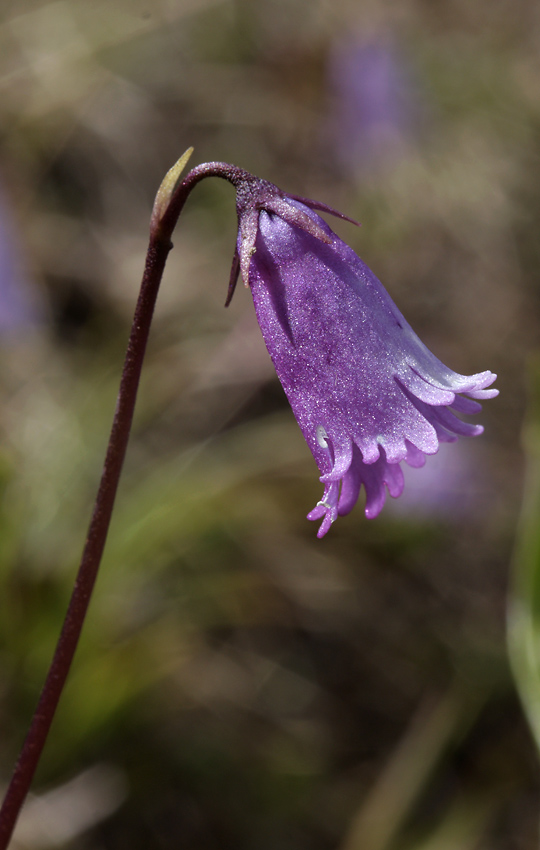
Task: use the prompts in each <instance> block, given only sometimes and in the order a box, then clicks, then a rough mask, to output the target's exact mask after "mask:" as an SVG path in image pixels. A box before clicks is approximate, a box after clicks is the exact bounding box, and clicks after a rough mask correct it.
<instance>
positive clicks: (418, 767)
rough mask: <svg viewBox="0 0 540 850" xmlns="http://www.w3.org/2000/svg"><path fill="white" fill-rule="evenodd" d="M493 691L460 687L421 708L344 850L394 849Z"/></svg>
mask: <svg viewBox="0 0 540 850" xmlns="http://www.w3.org/2000/svg"><path fill="white" fill-rule="evenodd" d="M486 698H487V693H478V694H471V693H468V692H467V691H465V690H464V689H463V688H462V687H460V686H458V685H455V686H453V687H452V688H450V690H449V691H448V692H447V693H446V694H445V695H444V696H443V697H442V698H440V699H439V701H437V702H435V703H432V702H431V700H428V701H426V703H425V704H424V705H423V706H421V708H420V710H419V711H418V713H417V715H416V716H415V717H414V718H413V721H412V723H411V725H410V727H409V729H408V730H407V732H406V734H405V736H404V738H403V739H402V741H401V742H400V744H399V746H397V747H396V749H395V750H394V753H393V754H392V756H391V758H390V761H389V762H388V764H387V766H386V768H385V769H384V770H383V772H382V774H381V775H380V777H379V779H378V781H377V782H376V784H375V786H374V788H373V789H372V791H371V793H370V794H369V795H368V797H367V799H366V800H365V801H364V802H363V803H362V806H361V808H360V809H359V811H358V812H357V814H356V816H355V818H354V819H353V822H352V824H351V826H350V828H349V833H348V835H347V836H346V838H345V841H344V842H343V844H342V847H341V850H389V848H390V847H393V846H395V841H396V840H397V838H398V837H399V835H400V834H401V831H402V828H403V826H404V824H405V823H406V821H407V818H408V817H409V815H410V813H411V811H412V810H413V808H414V806H415V805H416V803H417V802H418V800H419V798H420V796H421V794H422V792H423V791H424V789H425V788H426V785H427V783H428V782H429V779H430V777H431V776H432V774H433V772H434V770H435V768H436V767H437V765H438V764H439V763H440V761H441V760H442V759H443V757H444V755H445V753H446V751H447V750H448V749H449V748H450V747H451V745H452V744H453V743H455V742H456V741H458V740H460V739H461V738H462V737H463V735H464V734H465V733H466V731H467V730H468V729H469V728H470V725H471V723H472V722H473V721H474V719H475V718H476V717H477V715H478V712H479V711H480V709H481V707H482V705H483V704H484V700H485V699H486Z"/></svg>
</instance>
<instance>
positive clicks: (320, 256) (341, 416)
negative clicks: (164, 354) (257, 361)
mask: <svg viewBox="0 0 540 850" xmlns="http://www.w3.org/2000/svg"><path fill="white" fill-rule="evenodd" d="M237 189H238V200H237V207H238V215H239V233H238V245H237V254H236V256H235V261H234V262H233V271H232V277H231V287H230V289H229V293H230V294H229V300H230V297H231V295H232V291H233V288H234V282H235V278H236V275H237V274H238V270H239V269H241V271H242V275H243V277H244V281H245V282H246V283H249V286H250V288H251V292H252V295H253V300H254V303H255V310H256V314H257V319H258V322H259V325H260V328H261V331H262V334H263V337H264V340H265V343H266V346H267V348H268V351H269V353H270V356H271V358H272V361H273V363H274V366H275V369H276V372H277V375H278V377H279V380H280V381H281V384H282V385H283V389H284V390H285V393H286V394H287V397H288V399H289V402H290V404H291V407H292V409H293V412H294V415H295V417H296V419H297V421H298V424H299V425H300V428H301V429H302V433H303V435H304V437H305V439H306V442H307V444H308V446H309V448H310V449H311V451H312V453H313V456H314V458H315V460H316V462H317V465H318V467H319V470H320V472H321V478H320V480H321V481H322V482H323V483H324V485H325V489H324V494H323V497H322V499H321V501H320V502H318V504H317V505H316V507H315V508H314V509H313V510H312V511H311V512H310V513H309V514H308V519H312V520H322V522H321V525H320V528H319V531H318V536H319V537H322V536H323V535H324V534H326V532H327V531H328V529H329V528H330V525H331V524H332V523H333V522H334V520H335V519H336V518H337V516H338V515H344V514H347V513H349V511H350V510H351V509H352V508H353V507H354V505H355V503H356V501H357V499H358V497H359V493H360V489H361V487H362V485H363V486H364V489H365V493H366V505H365V513H366V516H367V517H368V518H372V517H375V516H377V514H379V512H380V511H381V509H382V507H383V505H384V502H385V498H386V490H388V492H389V493H390V495H391V496H394V497H397V496H399V495H400V494H401V492H402V490H403V472H402V470H401V467H400V463H401V461H405V462H406V463H408V464H409V465H410V466H422V465H423V464H424V462H425V455H429V454H434V453H435V452H436V451H437V449H438V447H439V443H441V442H453V441H454V440H456V439H457V438H458V436H476V435H477V434H481V433H482V430H483V429H482V427H481V426H480V425H471V424H468V423H466V422H463V421H462V420H461V419H459V418H458V417H457V416H456V415H455V413H460V414H470V413H476V412H477V411H479V410H480V404H479V403H478V402H477V401H475V399H485V398H492V397H493V396H495V395H497V393H498V391H497V390H495V389H487V387H489V386H490V385H491V384H492V383H493V381H494V380H495V378H496V375H494V374H493V373H492V372H480V373H478V374H476V375H469V376H465V375H459V374H457V373H456V372H453V371H452V370H451V369H448V368H447V367H446V366H445V365H444V364H443V363H441V361H440V360H438V359H437V358H436V357H435V356H434V355H433V354H432V353H431V352H430V351H429V350H428V349H427V348H426V346H425V345H424V344H423V343H422V342H421V341H420V339H419V338H418V337H417V336H416V334H415V333H414V331H413V330H412V328H411V327H410V325H409V324H408V323H407V321H406V320H405V319H404V317H403V316H402V315H401V313H400V312H399V310H398V309H397V307H396V306H395V304H394V303H393V301H392V300H391V298H390V296H389V295H388V293H387V292H386V290H385V289H384V287H383V286H382V284H381V283H380V282H379V280H377V278H376V277H375V275H374V274H373V272H371V271H370V269H369V268H368V267H367V266H366V265H365V263H363V262H362V260H361V259H360V257H358V256H357V255H356V254H355V253H354V251H353V250H352V249H351V248H349V247H348V245H346V244H345V243H344V242H343V241H342V240H341V239H340V238H339V237H338V236H336V234H335V233H333V231H332V230H331V229H330V228H329V227H328V225H327V224H326V223H325V222H324V221H323V219H322V218H321V217H320V216H319V215H317V213H316V212H315V211H314V210H315V209H321V210H326V211H327V212H332V213H334V211H333V210H330V209H329V208H326V207H324V206H323V205H322V204H316V203H315V202H313V201H307V200H304V199H299V198H296V197H294V196H290V195H285V194H284V193H282V192H281V191H280V190H279V189H277V188H276V187H274V186H272V185H271V184H269V183H266V182H265V181H257V180H256V179H255V178H251V182H250V183H249V185H247V184H246V185H245V186H242V185H237ZM334 214H336V213H334ZM338 215H339V214H338Z"/></svg>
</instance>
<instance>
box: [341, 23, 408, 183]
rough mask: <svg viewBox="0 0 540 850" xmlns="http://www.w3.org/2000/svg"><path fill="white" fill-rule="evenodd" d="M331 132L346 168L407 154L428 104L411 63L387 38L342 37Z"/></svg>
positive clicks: (358, 169)
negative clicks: (423, 106) (422, 95)
mask: <svg viewBox="0 0 540 850" xmlns="http://www.w3.org/2000/svg"><path fill="white" fill-rule="evenodd" d="M327 74H328V85H329V89H330V104H331V105H330V120H329V123H328V127H329V130H328V133H329V135H330V141H331V148H332V151H333V155H334V156H335V157H336V158H337V160H338V164H339V165H340V166H341V167H342V168H343V169H344V170H345V171H350V170H353V171H360V170H362V169H367V168H371V167H373V165H374V164H376V163H380V162H382V161H385V160H388V159H395V158H397V157H399V156H401V155H402V154H403V151H404V149H405V147H406V145H407V143H408V142H409V141H410V140H411V139H412V138H413V136H414V132H415V129H416V128H417V127H418V125H419V122H420V119H421V116H422V112H423V108H422V102H421V101H422V98H421V95H420V91H419V88H418V86H417V85H416V83H415V81H414V77H413V73H412V69H411V68H410V66H409V64H408V62H407V61H406V59H405V57H404V56H403V55H402V53H401V51H400V49H399V48H398V47H397V46H396V45H395V43H394V42H393V41H392V40H390V39H389V38H387V37H381V36H379V37H376V36H373V37H372V38H371V39H367V40H366V39H364V38H362V37H361V36H359V35H352V36H351V35H348V36H346V37H342V38H340V39H339V40H338V41H337V42H336V43H335V45H334V48H333V50H332V51H331V53H330V57H329V64H328V71H327Z"/></svg>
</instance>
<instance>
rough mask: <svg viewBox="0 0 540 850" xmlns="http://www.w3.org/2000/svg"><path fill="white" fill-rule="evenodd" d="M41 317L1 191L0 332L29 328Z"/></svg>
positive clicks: (36, 297) (36, 295)
mask: <svg viewBox="0 0 540 850" xmlns="http://www.w3.org/2000/svg"><path fill="white" fill-rule="evenodd" d="M42 318H43V305H42V304H41V303H40V299H39V298H38V294H37V291H35V290H33V289H32V288H31V287H30V285H29V282H28V279H27V277H26V274H25V272H24V270H23V267H22V264H21V261H20V258H19V250H18V244H17V239H16V236H15V227H14V224H13V220H12V218H11V216H10V213H9V207H8V206H7V204H6V202H5V199H4V197H3V195H1V194H0V333H2V334H6V333H10V332H15V331H20V330H21V329H23V328H30V327H32V326H34V325H36V324H38V323H39V322H40V321H41V319H42Z"/></svg>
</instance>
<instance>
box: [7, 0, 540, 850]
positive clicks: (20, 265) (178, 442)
mask: <svg viewBox="0 0 540 850" xmlns="http://www.w3.org/2000/svg"><path fill="white" fill-rule="evenodd" d="M539 47H540V7H539V6H538V4H537V3H535V2H533V0H517V1H516V0H512V2H511V0H501V1H500V2H492V3H488V2H480V3H476V4H472V3H467V2H464V0H446V2H444V0H437V2H426V0H402V2H401V3H399V4H395V3H391V2H382V0H381V1H380V2H374V0H372V2H364V3H356V2H347V0H333V2H331V3H330V2H327V0H289V2H285V0H251V2H249V0H223V2H218V0H199V1H198V2H195V0H109V1H108V2H104V1H103V0H55V2H46V0H26V2H25V0H5V2H4V3H3V4H2V7H1V11H0V357H1V358H2V364H1V369H0V393H1V397H0V428H1V437H2V439H1V446H2V447H1V449H0V483H1V485H2V494H3V497H2V501H1V504H0V583H1V587H0V718H1V722H0V780H2V781H3V782H7V781H8V778H9V775H10V771H11V768H12V765H13V762H14V760H15V758H16V754H17V752H18V749H19V746H20V744H21V742H22V739H23V737H24V734H25V731H26V728H27V725H28V723H29V719H30V716H31V714H32V711H33V708H34V705H35V702H36V699H37V696H38V693H39V690H40V688H41V685H42V682H43V679H44V676H45V672H46V669H47V665H48V663H49V660H50V657H51V653H52V650H53V647H54V643H55V641H56V637H57V635H58V631H59V628H60V624H61V621H62V617H63V613H64V609H65V606H66V602H67V599H68V596H69V592H70V586H71V582H72V580H73V576H74V571H75V567H76V564H77V561H78V557H79V553H80V550H81V547H82V543H83V541H84V536H85V532H86V526H87V523H88V519H89V513H90V509H91V504H92V501H93V497H94V493H95V490H96V486H97V482H98V478H99V474H100V469H101V464H102V457H103V453H104V449H105V444H106V440H107V436H108V430H109V427H110V420H111V417H112V413H113V410H114V403H115V396H116V390H117V385H118V380H119V374H120V368H121V363H122V357H123V353H124V349H125V345H126V341H127V334H128V330H129V324H130V320H131V315H132V312H133V308H134V303H135V299H136V295H137V290H138V284H139V281H140V277H141V273H142V268H143V264H144V256H145V251H146V245H147V238H148V221H149V215H150V210H151V206H152V202H153V197H154V195H155V192H156V190H157V187H158V186H159V184H160V182H161V179H162V177H163V175H164V173H165V171H166V170H167V169H168V168H169V167H170V166H171V165H172V164H173V162H174V161H175V160H176V159H177V158H178V157H179V156H180V154H181V153H182V152H183V151H184V150H185V149H186V148H187V147H188V146H190V145H193V146H194V147H195V154H194V156H193V158H192V161H191V162H192V164H197V163H198V162H204V161H207V160H225V161H229V162H233V163H235V164H237V165H239V166H241V167H243V168H246V169H248V170H250V171H252V172H254V173H255V174H257V175H259V176H261V177H265V178H267V179H270V180H272V181H273V182H275V183H277V184H278V185H279V186H280V187H281V188H283V189H285V190H288V191H290V192H292V193H296V194H300V195H305V196H307V197H312V198H316V199H318V200H320V201H323V202H325V203H328V204H330V205H332V206H335V207H337V208H339V209H342V210H343V212H345V213H346V214H348V215H350V216H352V217H353V218H357V219H358V220H360V221H361V222H362V228H361V229H360V230H357V229H355V228H354V227H352V226H351V225H348V224H345V223H342V222H337V223H336V222H335V221H333V222H332V226H333V227H335V229H336V230H337V231H338V232H339V234H340V235H341V236H342V238H344V239H346V240H347V241H348V242H349V244H351V245H352V246H353V247H354V248H355V250H357V252H358V253H360V255H361V256H362V258H363V259H364V260H365V261H366V262H367V263H368V265H369V266H370V267H371V268H372V269H373V270H374V271H375V273H376V274H377V275H378V277H380V279H381V280H382V281H383V283H384V284H385V285H386V287H387V288H388V290H389V292H390V294H391V295H392V297H393V298H394V299H395V301H396V303H397V304H398V306H399V307H400V309H401V310H402V312H403V313H404V314H405V315H406V317H407V319H408V320H409V321H410V322H411V324H412V325H413V327H414V328H415V330H416V331H417V332H418V333H419V335H420V336H421V337H422V339H423V340H424V341H425V342H426V344H428V345H429V347H430V348H431V349H432V350H433V351H434V352H435V354H437V356H438V357H440V358H441V359H442V360H443V361H444V362H445V363H447V364H448V365H449V366H450V367H452V368H453V369H455V370H457V371H459V372H463V373H465V374H471V373H473V372H477V371H481V370H484V369H492V370H494V371H496V372H498V373H499V379H498V382H497V386H498V387H499V389H500V391H501V395H500V397H499V398H498V399H497V400H495V401H493V402H489V403H488V404H486V405H485V409H484V411H483V413H482V415H481V417H480V421H482V423H483V424H484V425H485V428H486V431H485V434H484V435H483V436H482V437H480V438H478V439H475V440H471V441H462V442H460V443H458V444H455V445H453V446H449V447H448V446H443V447H442V449H441V451H440V453H439V455H437V456H435V457H433V458H430V459H429V460H428V463H427V465H426V467H425V468H424V469H423V470H410V471H409V472H408V474H407V484H406V492H405V493H404V495H403V496H402V497H401V498H400V499H399V500H398V501H397V502H395V503H392V504H390V505H387V506H386V507H385V509H384V511H383V514H382V515H381V516H380V517H379V518H378V519H376V520H375V521H372V522H368V521H366V520H365V518H364V516H363V512H362V509H361V506H359V507H357V508H356V509H355V510H354V511H353V513H352V514H351V515H350V516H349V517H347V518H345V519H340V520H339V521H338V522H337V523H336V524H335V525H334V526H333V528H332V529H331V531H330V533H329V534H328V536H327V537H326V538H325V539H324V540H323V541H317V539H316V537H315V533H316V526H315V525H314V524H312V523H309V522H307V521H306V519H305V514H306V513H307V512H308V511H309V510H310V509H311V508H312V507H313V505H314V504H315V502H316V501H317V499H318V498H320V494H321V492H322V487H321V484H320V483H319V482H318V473H317V470H316V467H315V464H314V462H313V459H312V457H311V455H310V453H309V451H308V449H307V447H306V446H305V444H304V442H303V439H302V436H301V434H300V432H299V430H298V427H297V425H296V423H295V421H294V418H293V416H292V414H291V412H290V410H289V408H288V406H287V403H286V400H285V398H284V395H283V392H282V390H281V388H280V386H279V383H278V382H277V379H276V378H275V376H274V373H273V369H272V366H271V363H270V361H269V358H268V356H267V354H266V350H265V348H264V345H263V343H262V340H261V338H260V334H259V330H258V327H257V325H256V321H255V316H254V312H253V307H252V304H251V298H250V295H249V293H248V292H246V291H245V290H244V288H243V287H239V289H238V291H237V293H236V295H235V298H234V300H233V303H232V304H231V306H230V307H229V308H228V309H227V310H225V309H223V302H224V300H225V295H226V286H227V281H228V275H229V268H230V261H231V258H232V252H233V246H234V240H235V231H236V221H235V212H234V195H233V193H232V191H231V188H230V187H229V186H227V185H226V184H222V183H221V181H217V180H215V181H206V182H205V183H204V184H202V185H201V186H200V187H199V188H197V190H196V192H195V193H194V194H193V196H192V197H191V199H190V200H189V203H188V205H187V206H186V209H185V212H184V214H183V215H182V218H181V221H180V224H179V226H178V228H177V232H176V235H175V240H174V241H175V248H174V251H173V252H172V253H171V256H170V260H169V264H168V266H167V270H166V274H165V279H164V283H163V287H162V293H161V295H160V299H159V302H158V308H157V312H156V318H155V324H154V327H153V331H152V336H151V342H150V350H149V354H148V360H147V363H146V366H145V371H144V377H143V381H142V386H141V393H140V399H139V403H138V408H137V416H136V422H135V427H134V433H133V437H132V442H131V444H130V449H129V453H128V459H127V463H126V468H125V474H124V478H123V483H122V485H121V488H120V492H119V499H118V505H117V510H116V513H115V517H114V520H113V525H112V528H111V534H110V539H109V544H108V547H107V552H106V558H105V561H104V564H103V570H102V574H101V576H100V579H99V582H98V588H97V591H96V595H95V598H94V600H93V603H92V607H91V611H90V615H89V619H88V622H87V625H86V628H85V632H84V637H83V641H82V644H81V647H80V650H79V652H78V655H77V658H76V663H75V667H74V669H73V673H72V675H71V678H70V681H69V685H68V688H67V690H66V692H65V696H64V698H63V700H62V703H61V707H60V711H59V714H58V717H57V720H56V722H55V725H54V727H53V730H52V733H51V736H50V740H49V743H48V745H47V748H46V750H45V754H44V758H43V762H42V766H41V768H40V773H39V776H38V780H37V782H36V785H35V792H36V796H35V797H34V798H33V800H32V801H31V802H30V804H29V806H28V808H27V811H26V813H25V815H24V816H23V818H22V820H21V824H20V828H19V830H18V833H17V837H16V841H14V848H15V847H16V848H19V850H22V848H28V850H30V849H31V850H38V848H57V847H58V848H60V847H68V848H69V847H73V848H75V847H76V848H82V850H109V849H110V850H122V848H129V850H139V848H141V850H142V849H143V848H150V847H151V848H182V850H184V848H185V850H218V848H219V850H225V848H234V850H252V849H253V850H289V848H290V850H330V848H337V850H529V848H533V847H536V846H537V844H538V835H537V828H538V819H539V818H538V815H539V812H538V808H539V807H538V798H539V784H538V779H539V777H538V766H537V757H536V752H535V747H534V744H533V740H532V737H531V736H530V734H529V732H528V729H527V727H526V724H525V720H524V719H523V716H522V712H521V709H520V706H519V703H518V699H517V696H516V693H515V688H514V685H513V682H512V677H511V674H510V669H509V664H508V661H507V653H506V648H505V634H504V630H505V608H506V599H507V592H508V573H509V561H510V557H511V552H512V547H513V540H514V535H515V527H516V520H517V514H518V510H519V503H520V499H521V489H522V472H523V469H522V467H523V461H522V458H521V451H520V447H519V435H520V429H521V423H522V419H523V413H524V408H525V403H526V369H527V361H528V359H529V355H530V353H531V352H532V351H534V350H535V348H536V347H537V339H538V331H539V326H540V315H539V309H538V307H539V288H538V287H539V284H538V281H539V273H540V247H539V246H540V243H539V240H538V218H539V213H540V180H539V179H538V174H539V165H540V51H539Z"/></svg>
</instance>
